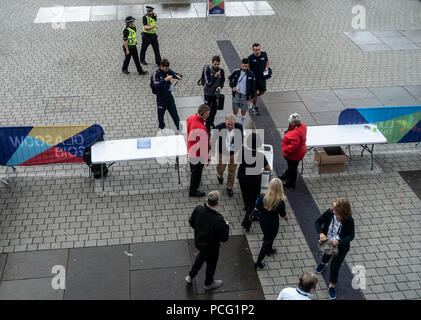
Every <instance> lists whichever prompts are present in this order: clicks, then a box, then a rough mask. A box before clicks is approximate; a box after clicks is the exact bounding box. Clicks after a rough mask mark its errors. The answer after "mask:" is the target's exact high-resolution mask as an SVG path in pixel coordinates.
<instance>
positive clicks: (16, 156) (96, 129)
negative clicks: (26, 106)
mask: <svg viewBox="0 0 421 320" xmlns="http://www.w3.org/2000/svg"><path fill="white" fill-rule="evenodd" d="M102 135H104V130H103V129H102V127H101V126H99V125H96V124H95V125H92V126H53V127H0V165H3V166H35V165H43V164H51V163H77V162H83V152H84V151H85V148H86V147H88V146H89V145H91V144H92V143H93V142H95V141H96V140H97V139H98V138H99V137H100V136H102Z"/></svg>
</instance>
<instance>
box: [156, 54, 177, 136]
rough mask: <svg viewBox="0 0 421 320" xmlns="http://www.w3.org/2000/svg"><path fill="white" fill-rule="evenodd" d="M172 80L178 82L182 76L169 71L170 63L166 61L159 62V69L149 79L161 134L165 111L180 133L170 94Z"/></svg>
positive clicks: (173, 102) (175, 109)
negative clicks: (154, 97)
mask: <svg viewBox="0 0 421 320" xmlns="http://www.w3.org/2000/svg"><path fill="white" fill-rule="evenodd" d="M174 78H176V79H179V80H180V79H181V78H182V75H181V74H179V73H176V72H174V71H172V70H171V69H170V62H169V61H168V60H167V59H162V60H161V65H160V67H159V69H158V70H156V71H155V72H154V73H153V74H152V77H151V87H152V90H153V92H154V93H155V94H156V103H157V105H158V122H159V129H160V130H161V132H162V130H163V129H164V128H165V122H164V115H165V111H166V110H168V112H169V113H170V116H171V118H172V119H173V121H174V124H175V126H176V127H177V130H178V131H180V118H179V116H178V113H177V108H176V106H175V101H174V97H173V95H172V93H171V92H172V91H174V89H175V88H174V87H171V80H172V79H174Z"/></svg>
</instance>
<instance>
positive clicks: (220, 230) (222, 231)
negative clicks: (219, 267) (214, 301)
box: [185, 190, 229, 290]
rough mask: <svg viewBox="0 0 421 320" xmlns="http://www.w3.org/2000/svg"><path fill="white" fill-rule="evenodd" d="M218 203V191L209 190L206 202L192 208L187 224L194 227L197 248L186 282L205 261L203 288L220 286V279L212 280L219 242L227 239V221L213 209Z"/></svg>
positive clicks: (188, 281)
mask: <svg viewBox="0 0 421 320" xmlns="http://www.w3.org/2000/svg"><path fill="white" fill-rule="evenodd" d="M218 204H219V192H218V191H216V190H214V191H211V192H209V194H208V197H207V198H206V203H205V204H204V205H203V206H197V207H196V209H194V211H193V213H192V215H191V217H190V219H189V224H190V226H191V227H192V228H193V229H194V244H195V246H196V248H197V249H198V250H199V254H198V255H197V257H196V261H195V262H194V264H193V266H192V268H191V271H190V272H189V274H188V275H187V276H186V278H185V280H186V282H187V283H192V280H193V279H194V277H196V275H197V273H198V272H199V270H200V268H201V267H202V265H203V263H204V262H205V261H206V279H205V290H213V289H216V288H219V287H220V286H222V284H223V282H222V280H214V279H213V275H214V274H215V270H216V264H217V262H218V258H219V246H220V242H226V241H228V235H229V226H228V221H226V220H225V219H224V217H223V216H222V215H221V214H220V213H218V212H217V211H216V210H215V209H216V207H217V206H218Z"/></svg>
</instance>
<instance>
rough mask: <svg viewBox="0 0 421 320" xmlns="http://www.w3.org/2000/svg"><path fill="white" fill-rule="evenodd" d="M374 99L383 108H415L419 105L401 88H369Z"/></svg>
mask: <svg viewBox="0 0 421 320" xmlns="http://www.w3.org/2000/svg"><path fill="white" fill-rule="evenodd" d="M369 90H370V91H371V92H372V93H373V94H374V95H375V96H376V98H377V99H378V100H379V101H380V102H381V103H383V105H385V106H416V105H418V104H419V101H417V100H416V99H415V98H414V97H413V96H412V95H410V94H409V93H408V91H406V90H405V89H404V88H403V87H377V88H369Z"/></svg>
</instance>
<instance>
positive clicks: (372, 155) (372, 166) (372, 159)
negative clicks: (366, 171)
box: [371, 144, 374, 170]
mask: <svg viewBox="0 0 421 320" xmlns="http://www.w3.org/2000/svg"><path fill="white" fill-rule="evenodd" d="M373 168H374V144H372V145H371V170H373Z"/></svg>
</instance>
